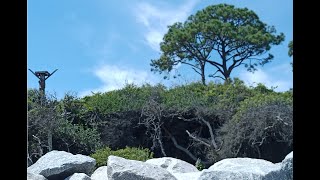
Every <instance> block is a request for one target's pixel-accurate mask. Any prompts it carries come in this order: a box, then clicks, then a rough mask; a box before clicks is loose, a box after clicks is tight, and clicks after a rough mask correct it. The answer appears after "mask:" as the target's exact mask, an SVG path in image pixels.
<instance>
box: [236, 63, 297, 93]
mask: <svg viewBox="0 0 320 180" xmlns="http://www.w3.org/2000/svg"><path fill="white" fill-rule="evenodd" d="M279 68H280V69H284V68H285V69H286V70H287V68H286V66H282V67H279ZM279 68H278V69H279ZM276 69H277V68H274V69H271V70H270V72H271V73H267V72H265V71H263V70H262V69H258V70H257V71H255V72H254V73H251V72H248V71H245V70H243V71H241V72H240V73H239V78H240V79H241V80H243V81H244V82H245V83H246V84H247V85H249V86H256V85H257V84H258V83H262V84H264V85H265V86H267V87H268V88H271V87H276V89H275V91H277V92H283V91H287V90H289V89H290V88H292V87H293V85H292V80H284V79H282V78H280V76H278V75H281V73H277V76H278V77H274V76H272V74H274V73H272V72H274V71H275V70H276Z"/></svg>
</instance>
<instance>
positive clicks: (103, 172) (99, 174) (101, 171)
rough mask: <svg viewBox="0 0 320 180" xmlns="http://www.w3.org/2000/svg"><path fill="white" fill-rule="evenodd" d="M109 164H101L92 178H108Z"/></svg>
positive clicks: (94, 179)
mask: <svg viewBox="0 0 320 180" xmlns="http://www.w3.org/2000/svg"><path fill="white" fill-rule="evenodd" d="M107 168H108V167H107V166H101V167H99V168H98V169H96V170H95V171H94V172H93V174H92V175H91V179H92V180H108V174H107Z"/></svg>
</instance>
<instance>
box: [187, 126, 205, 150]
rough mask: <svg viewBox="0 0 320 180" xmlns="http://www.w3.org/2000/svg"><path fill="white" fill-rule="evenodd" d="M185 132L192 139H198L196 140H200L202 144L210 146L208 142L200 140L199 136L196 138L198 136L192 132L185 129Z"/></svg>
mask: <svg viewBox="0 0 320 180" xmlns="http://www.w3.org/2000/svg"><path fill="white" fill-rule="evenodd" d="M186 132H187V134H188V135H189V137H190V138H192V139H193V140H195V141H198V142H200V143H201V144H204V145H206V146H208V147H211V145H210V144H208V143H206V142H204V141H203V140H201V139H200V138H198V137H196V136H193V135H192V134H190V132H189V131H188V130H186Z"/></svg>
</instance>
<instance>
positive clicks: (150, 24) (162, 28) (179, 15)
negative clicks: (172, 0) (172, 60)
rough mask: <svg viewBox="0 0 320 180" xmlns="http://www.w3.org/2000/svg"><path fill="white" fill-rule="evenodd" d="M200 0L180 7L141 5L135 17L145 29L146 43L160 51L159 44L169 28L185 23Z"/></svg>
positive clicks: (190, 1)
mask: <svg viewBox="0 0 320 180" xmlns="http://www.w3.org/2000/svg"><path fill="white" fill-rule="evenodd" d="M198 1H199V0H188V1H187V2H186V3H184V4H183V5H181V6H179V7H168V6H166V7H164V6H163V5H161V6H155V5H152V4H149V3H147V2H142V3H139V4H138V5H137V6H136V7H135V10H134V13H135V17H136V19H137V21H138V22H139V23H141V24H142V25H143V26H144V27H145V28H146V32H145V33H144V34H145V41H146V43H147V44H148V45H149V46H150V47H151V48H152V49H154V50H156V51H160V47H159V43H160V42H161V41H162V38H163V35H164V34H165V33H166V32H167V26H168V25H172V24H173V23H175V22H183V21H185V20H186V19H187V17H188V16H189V15H190V13H191V11H192V9H193V8H194V7H195V5H196V4H197V3H198Z"/></svg>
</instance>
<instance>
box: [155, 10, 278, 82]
mask: <svg viewBox="0 0 320 180" xmlns="http://www.w3.org/2000/svg"><path fill="white" fill-rule="evenodd" d="M282 41H284V34H283V33H280V34H279V35H277V34H276V29H275V28H274V27H273V26H268V25H267V24H265V23H263V22H262V21H260V19H259V17H258V16H257V15H256V14H255V13H254V12H253V11H251V10H249V9H247V8H236V7H234V6H233V5H227V4H218V5H212V6H208V7H206V8H205V9H203V10H200V11H198V12H197V13H196V14H195V15H191V16H189V18H188V19H187V20H186V21H185V22H184V23H181V22H177V23H175V24H173V25H171V26H169V30H168V32H167V33H166V34H165V35H164V38H163V42H161V43H160V48H161V52H162V54H161V56H160V58H159V59H155V60H151V66H152V69H151V71H155V72H159V73H162V72H166V73H167V74H168V73H169V72H171V71H172V70H173V69H174V68H175V67H174V66H176V65H178V64H183V65H187V66H189V67H191V68H192V69H193V70H194V71H195V72H196V73H197V74H199V75H200V76H201V80H202V84H204V85H205V84H206V75H207V74H206V72H205V70H206V66H212V67H214V68H215V70H216V71H215V72H209V77H219V78H222V79H224V80H228V79H229V78H230V75H231V72H232V71H233V70H234V69H235V68H236V67H238V66H240V65H245V67H246V68H247V70H248V71H255V70H256V68H255V67H256V66H258V65H264V64H266V63H268V62H270V61H271V60H272V59H273V55H272V54H268V55H267V56H264V57H263V55H264V54H266V53H267V52H268V51H269V50H270V49H271V46H272V45H279V44H280V43H281V42H282ZM213 55H217V57H218V58H217V57H214V56H213ZM217 73H218V74H217ZM165 78H167V75H166V76H165Z"/></svg>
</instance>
